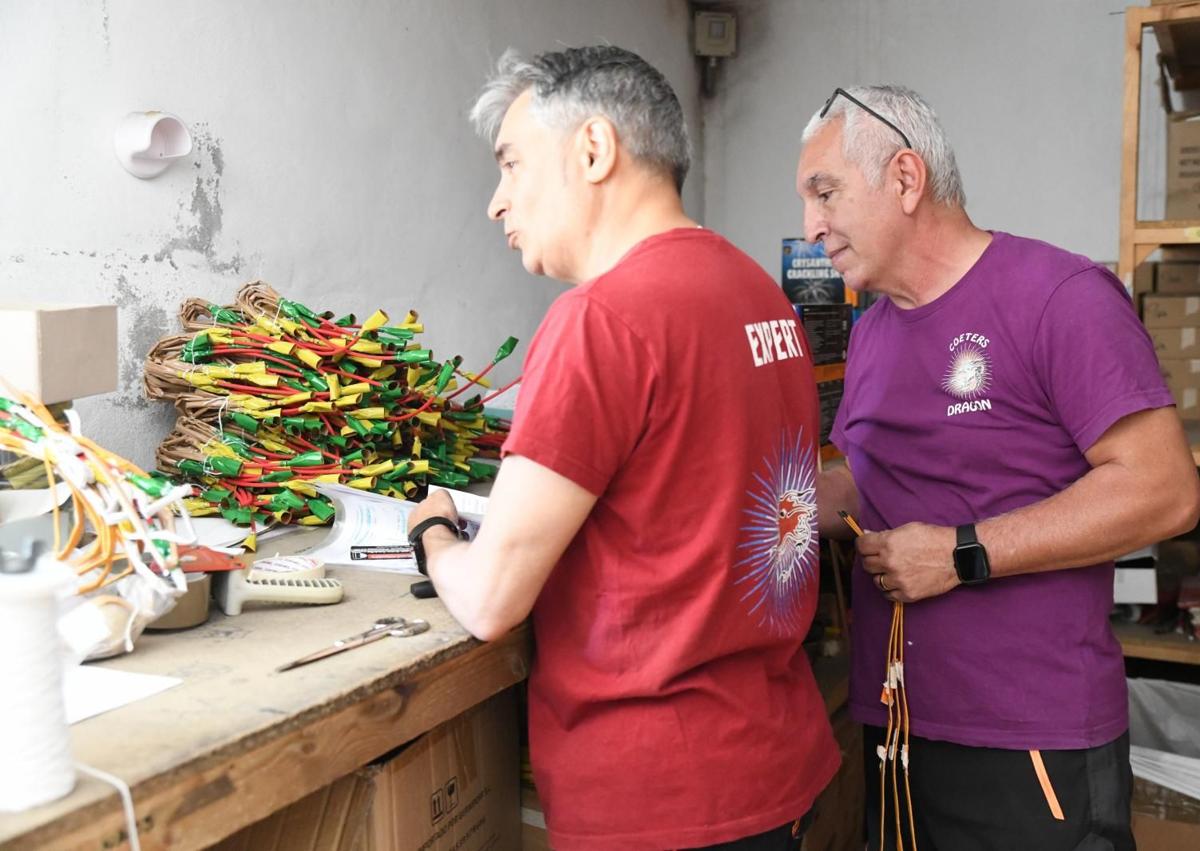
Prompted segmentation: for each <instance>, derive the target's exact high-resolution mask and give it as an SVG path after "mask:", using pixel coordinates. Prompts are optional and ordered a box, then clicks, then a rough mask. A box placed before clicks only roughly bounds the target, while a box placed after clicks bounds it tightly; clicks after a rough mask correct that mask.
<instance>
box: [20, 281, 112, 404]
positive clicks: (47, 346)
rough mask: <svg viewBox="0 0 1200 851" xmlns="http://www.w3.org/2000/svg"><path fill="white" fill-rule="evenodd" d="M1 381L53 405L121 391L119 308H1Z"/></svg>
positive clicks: (25, 305) (24, 306)
mask: <svg viewBox="0 0 1200 851" xmlns="http://www.w3.org/2000/svg"><path fill="white" fill-rule="evenodd" d="M0 377H3V378H4V379H5V380H6V381H8V382H10V383H11V384H13V385H14V386H16V387H17V388H18V389H20V390H23V391H24V392H26V393H29V394H31V395H33V396H35V397H36V398H38V399H41V400H42V401H43V402H45V403H46V404H48V405H49V404H53V403H55V402H69V401H70V400H72V399H78V398H80V397H81V396H93V395H95V394H97V393H108V392H111V391H113V390H116V389H117V308H116V307H115V306H114V305H64V304H58V305H54V304H12V303H0Z"/></svg>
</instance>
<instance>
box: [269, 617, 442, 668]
mask: <svg viewBox="0 0 1200 851" xmlns="http://www.w3.org/2000/svg"><path fill="white" fill-rule="evenodd" d="M427 629H429V621H425V620H421V619H419V618H414V619H413V620H408V619H406V618H379V619H378V620H376V621H375V623H374V624H372V625H371V628H370V629H368V630H367V631H365V632H360V633H359V634H358V635H352V636H350V637H349V638H340V639H338V640H337V641H335V642H333V644H331V645H329V646H328V647H326V648H325V649H324V650H318V651H316V652H315V653H309V654H308V655H307V656H301V657H300V658H299V659H296V660H295V661H293V662H288V663H287V664H286V665H281V666H280V667H278V668H276V669H275V670H276V671H277V672H282V671H290V670H291V669H292V668H299V667H300V666H301V665H307V664H308V663H309V662H315V661H317V660H318V659H324V658H325V657H326V656H332V655H334V654H335V653H341V652H342V651H343V650H353V649H354V648H355V647H362V646H363V645H364V644H370V643H371V642H372V641H378V640H379V639H381V638H387V637H388V636H392V637H393V638H408V637H409V636H412V635H420V634H421V633H422V632H425V631H426V630H427Z"/></svg>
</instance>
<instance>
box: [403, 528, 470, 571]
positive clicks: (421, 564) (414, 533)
mask: <svg viewBox="0 0 1200 851" xmlns="http://www.w3.org/2000/svg"><path fill="white" fill-rule="evenodd" d="M434 526H445V527H446V528H447V529H449V530H450V531H451V532H453V533H454V537H456V538H462V535H461V534H459V531H458V524H457V523H455V522H454V521H453V520H451V519H450V518H449V517H441V516H438V517H427V518H425V519H424V520H422V521H421V522H420V523H418V524H417V525H416V526H413V527H412V528H411V529H409V530H408V542H409V543H410V544H412V548H413V557H414V558H415V559H416V560H417V570H418V571H420V573H421V575H422V576H428V575H429V571H428V570H427V569H426V567H425V545H424V544H422V543H421V536H422V535H424V534H425V533H426V532H428V531H429V530H430V529H432V528H433V527H434Z"/></svg>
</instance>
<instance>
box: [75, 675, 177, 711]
mask: <svg viewBox="0 0 1200 851" xmlns="http://www.w3.org/2000/svg"><path fill="white" fill-rule="evenodd" d="M181 682H183V680H181V679H179V678H178V677H161V676H158V675H156V674H134V673H130V672H129V671H115V670H113V669H112V668H98V667H96V666H95V665H73V666H71V667H69V668H67V670H66V671H65V672H64V674H63V698H64V700H65V702H66V706H67V723H68V724H74V723H75V722H76V721H82V720H83V719H84V718H91V717H92V716H93V715H99V714H100V713H102V712H108V711H109V710H110V709H116V708H117V707H120V706H125V705H126V704H128V703H133V702H134V701H135V700H142V699H143V698H146V697H150V696H151V695H155V694H158V693H159V692H160V691H166V690H167V689H169V688H174V687H175V686H177V685H179V684H180V683H181Z"/></svg>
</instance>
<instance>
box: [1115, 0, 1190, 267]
mask: <svg viewBox="0 0 1200 851" xmlns="http://www.w3.org/2000/svg"><path fill="white" fill-rule="evenodd" d="M1147 27H1152V28H1153V29H1154V30H1155V32H1156V33H1157V34H1158V38H1159V42H1160V47H1161V48H1162V50H1163V52H1164V53H1165V54H1167V55H1168V56H1169V57H1171V61H1172V62H1174V63H1175V68H1176V69H1178V70H1181V71H1182V70H1184V69H1186V72H1187V73H1188V75H1189V76H1191V71H1192V70H1193V69H1194V68H1196V67H1200V64H1197V65H1192V64H1191V63H1190V62H1189V61H1187V55H1188V54H1190V53H1191V51H1192V45H1194V44H1200V2H1189V3H1175V4H1170V5H1155V6H1130V7H1129V8H1127V9H1126V10H1125V70H1124V77H1125V81H1124V95H1123V98H1124V125H1123V128H1122V136H1121V213H1120V216H1121V236H1120V251H1119V255H1118V259H1117V275H1118V276H1119V277H1120V278H1121V281H1122V282H1123V283H1124V284H1125V286H1126V287H1128V288H1129V289H1130V290H1132V289H1133V270H1134V269H1135V268H1136V267H1137V266H1138V265H1140V264H1141V263H1143V262H1145V260H1146V258H1147V257H1149V256H1150V255H1151V254H1153V253H1154V252H1155V251H1157V250H1158V249H1159V248H1161V247H1163V246H1164V245H1183V244H1188V243H1200V221H1186V222H1179V221H1137V168H1138V134H1139V131H1140V124H1141V112H1142V109H1141V108H1142V103H1141V92H1142V33H1143V31H1144V30H1145V29H1146V28H1147ZM1193 35H1197V36H1198V37H1197V38H1193ZM1176 36H1178V37H1176ZM1197 58H1198V59H1200V57H1197Z"/></svg>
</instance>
